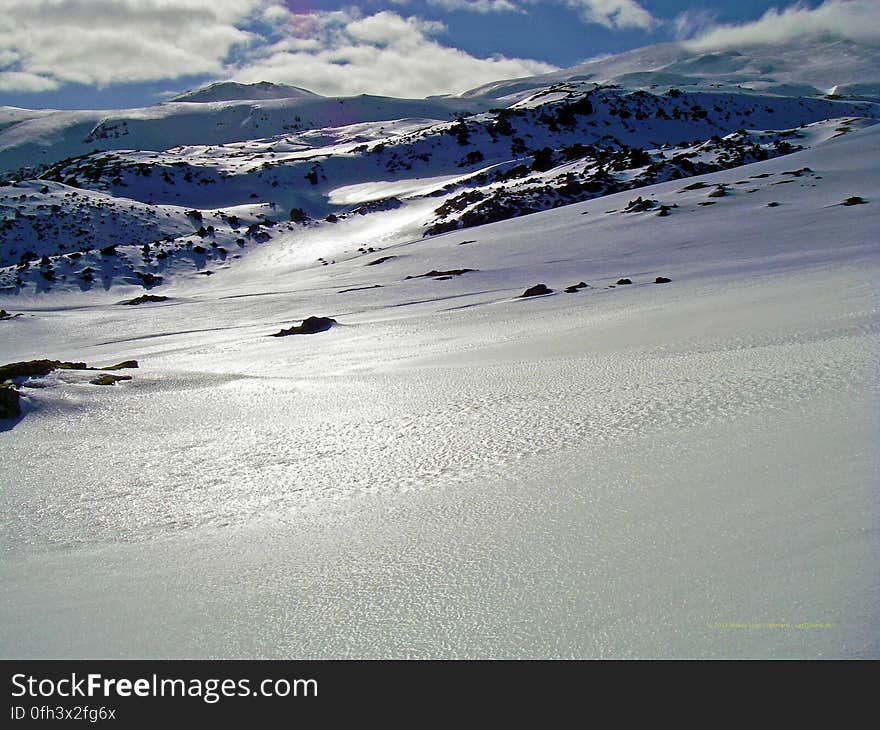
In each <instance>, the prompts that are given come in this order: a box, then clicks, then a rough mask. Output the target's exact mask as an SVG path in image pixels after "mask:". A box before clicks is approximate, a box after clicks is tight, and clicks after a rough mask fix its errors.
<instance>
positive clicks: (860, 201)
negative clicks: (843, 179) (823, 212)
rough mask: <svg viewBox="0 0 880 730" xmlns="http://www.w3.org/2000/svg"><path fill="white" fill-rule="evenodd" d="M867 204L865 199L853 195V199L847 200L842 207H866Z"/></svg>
mask: <svg viewBox="0 0 880 730" xmlns="http://www.w3.org/2000/svg"><path fill="white" fill-rule="evenodd" d="M867 202H868V201H867V200H865V199H864V198H862V197H860V196H858V195H853V196H852V197H851V198H847V199H846V200H844V201H843V202H842V203H841V205H864V204H865V203H867Z"/></svg>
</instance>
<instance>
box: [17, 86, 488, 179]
mask: <svg viewBox="0 0 880 730" xmlns="http://www.w3.org/2000/svg"><path fill="white" fill-rule="evenodd" d="M283 88H284V89H285V90H284V91H282V92H281V93H284V94H285V96H284V97H282V98H275V97H274V96H273V95H272V94H268V95H267V96H266V97H265V98H263V99H262V100H260V101H254V100H252V99H250V98H244V99H238V98H235V97H237V96H239V95H241V96H244V97H249V96H250V95H251V94H250V92H248V93H244V92H242V93H240V94H229V93H228V92H229V88H227V87H226V86H224V87H222V88H221V89H220V90H219V91H217V90H214V91H217V93H216V94H215V93H214V91H212V89H211V88H210V87H209V88H208V89H205V90H200V91H196V92H193V93H192V94H191V95H189V96H188V98H183V99H182V100H177V101H170V102H167V103H164V104H158V105H156V106H151V107H146V108H143V109H121V110H118V111H106V110H105V111H45V110H40V111H27V110H21V109H16V108H11V107H0V175H3V174H7V175H8V174H11V173H17V171H20V170H22V169H25V170H40V169H43V168H44V167H45V166H47V165H53V164H55V163H57V162H59V161H60V160H64V159H67V158H71V157H77V156H79V155H83V154H87V153H89V152H92V151H95V150H120V149H123V150H124V149H140V150H165V149H168V148H170V147H174V146H177V145H189V144H215V145H216V144H224V143H228V142H240V141H243V140H247V139H251V138H254V137H265V136H270V135H276V134H283V133H285V132H293V131H298V130H304V129H315V128H320V127H330V126H341V125H344V124H351V123H355V122H365V121H381V120H394V119H399V118H404V117H427V118H429V119H437V120H442V119H452V118H455V116H457V115H458V114H461V113H466V112H468V111H480V110H482V109H486V108H488V107H489V106H490V104H489V102H488V101H481V100H479V99H454V98H435V99H431V100H419V99H391V98H386V97H378V96H367V95H362V96H356V97H340V98H329V97H323V96H318V95H317V94H311V93H309V92H304V93H302V92H301V93H297V94H296V95H294V96H293V97H288V96H287V94H288V91H286V89H291V88H293V87H283ZM274 90H275V91H277V89H274ZM214 95H217V96H220V97H226V96H232V97H234V98H233V99H232V100H228V99H221V100H219V101H209V100H208V99H209V98H210V97H211V96H214ZM186 96H187V95H185V97H186Z"/></svg>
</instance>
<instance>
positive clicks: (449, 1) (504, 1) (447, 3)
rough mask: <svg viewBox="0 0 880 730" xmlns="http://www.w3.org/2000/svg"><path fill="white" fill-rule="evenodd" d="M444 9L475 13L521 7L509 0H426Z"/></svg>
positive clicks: (509, 10) (516, 9)
mask: <svg viewBox="0 0 880 730" xmlns="http://www.w3.org/2000/svg"><path fill="white" fill-rule="evenodd" d="M426 2H427V3H428V5H436V6H437V7H439V8H443V9H444V10H467V11H470V12H473V13H510V12H520V9H519V8H518V7H517V6H516V5H515V4H514V3H512V2H510V1H509V0H426Z"/></svg>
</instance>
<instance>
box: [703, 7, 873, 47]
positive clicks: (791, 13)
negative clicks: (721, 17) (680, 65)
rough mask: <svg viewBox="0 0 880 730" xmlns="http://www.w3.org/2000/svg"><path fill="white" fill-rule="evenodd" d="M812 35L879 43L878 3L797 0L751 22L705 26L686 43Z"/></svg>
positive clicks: (729, 43) (744, 42)
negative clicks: (806, 2)
mask: <svg viewBox="0 0 880 730" xmlns="http://www.w3.org/2000/svg"><path fill="white" fill-rule="evenodd" d="M814 36H825V37H833V38H843V39H847V40H852V41H860V42H864V43H878V42H880V3H878V2H877V0H825V2H823V3H822V4H821V5H819V6H818V7H816V8H810V7H808V6H805V5H802V4H800V3H798V4H796V5H791V6H789V7H786V8H784V9H782V10H779V9H777V8H771V9H770V10H768V11H767V12H766V13H764V15H762V16H761V17H760V18H759V19H758V20H756V21H753V22H750V23H743V24H741V25H717V26H714V27H711V28H709V29H706V30H704V31H703V32H701V33H699V34H698V35H697V36H696V37H695V38H693V39H692V40H690V41H688V42H687V44H688V46H689V47H691V48H693V49H694V50H701V51H702V50H717V49H725V48H736V47H738V46H748V45H755V44H757V45H772V44H779V43H786V42H789V41H792V40H795V39H798V38H804V37H814Z"/></svg>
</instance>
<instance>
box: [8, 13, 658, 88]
mask: <svg viewBox="0 0 880 730" xmlns="http://www.w3.org/2000/svg"><path fill="white" fill-rule="evenodd" d="M397 1H398V2H399V4H401V5H407V6H409V3H408V2H407V0H397ZM537 1H538V0H426V2H428V3H431V4H433V5H435V6H439V7H441V8H443V9H446V10H453V9H463V10H469V11H472V12H476V13H500V12H528V11H533V12H534V11H535V6H536V4H537ZM552 1H553V2H556V3H559V4H564V5H567V6H569V7H571V8H574V9H576V10H577V11H578V12H579V13H580V15H581V17H582V18H583V20H584V21H585V22H589V23H598V24H600V25H603V26H605V27H607V28H611V29H618V28H650V27H652V26H653V25H654V24H655V22H656V21H655V19H654V18H653V16H651V15H650V13H648V12H647V11H646V10H644V9H643V8H642V6H641V5H640V4H639V2H637V0H552ZM292 5H293V4H291V3H290V2H288V1H287V0H0V90H2V91H14V90H17V91H47V90H52V89H55V88H58V87H59V86H61V85H63V84H66V83H81V84H86V85H91V86H98V87H104V86H109V85H112V84H120V83H141V82H150V81H160V80H165V81H170V80H174V79H179V78H181V77H186V76H206V77H210V78H212V79H222V78H234V79H236V80H240V81H261V80H267V81H279V82H288V83H293V84H296V85H298V86H305V87H307V88H311V89H313V90H315V91H318V92H319V93H325V94H355V93H364V92H368V93H376V94H394V95H401V96H423V95H426V94H437V93H447V92H455V91H462V90H465V89H467V88H471V87H474V86H478V85H481V84H484V83H488V82H490V81H493V80H496V79H499V78H512V77H518V76H528V75H532V74H535V73H544V72H547V71H551V70H553V69H554V68H555V67H554V66H552V65H550V64H547V63H543V62H541V61H537V60H533V59H528V58H507V57H504V56H490V57H485V58H480V57H477V56H474V55H472V54H470V53H467V52H465V51H463V50H460V49H457V48H454V47H450V46H448V45H446V44H445V43H444V42H442V41H441V34H442V33H443V32H444V30H445V29H444V27H443V25H442V24H441V23H438V22H436V21H427V20H420V19H418V18H412V17H410V18H405V17H402V16H401V15H400V14H398V13H395V12H391V11H381V12H375V13H372V14H366V13H364V12H362V11H361V10H359V9H358V8H357V6H353V7H351V8H349V9H346V10H337V11H332V12H329V11H324V12H320V11H314V12H310V13H303V12H293V11H291V9H290V7H292ZM297 5H298V4H297ZM444 40H445V39H444Z"/></svg>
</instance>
